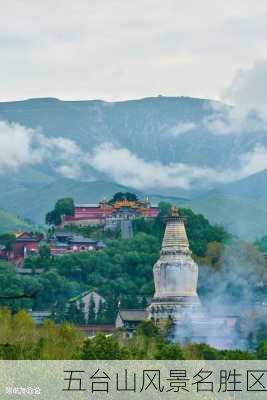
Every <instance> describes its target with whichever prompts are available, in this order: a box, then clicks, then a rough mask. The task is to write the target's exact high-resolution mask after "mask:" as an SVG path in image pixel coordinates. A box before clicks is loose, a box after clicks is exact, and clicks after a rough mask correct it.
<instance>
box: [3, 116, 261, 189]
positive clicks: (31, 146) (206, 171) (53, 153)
mask: <svg viewBox="0 0 267 400" xmlns="http://www.w3.org/2000/svg"><path fill="white" fill-rule="evenodd" d="M0 148H1V152H0V172H5V171H10V170H11V171H12V170H16V169H18V168H19V167H23V166H25V165H34V164H40V163H48V164H49V165H50V166H52V167H53V168H54V169H55V170H56V171H57V173H58V174H60V175H62V176H64V177H68V178H73V179H79V178H81V177H83V173H84V170H85V168H88V166H89V167H91V168H94V169H95V170H96V171H97V172H99V173H101V174H104V175H105V176H107V177H109V179H112V180H114V181H115V182H117V183H120V184H123V185H126V186H132V187H134V188H137V189H143V190H145V189H155V188H157V189H163V188H177V189H179V188H181V189H190V188H192V187H205V186H208V185H213V184H216V183H226V182H231V181H234V180H237V179H240V178H243V177H246V176H248V175H251V174H253V173H256V172H260V171H262V170H264V169H267V148H266V147H264V146H256V147H255V148H254V149H252V150H251V151H250V152H247V153H245V154H242V155H241V156H240V159H239V167H237V168H236V169H230V168H229V169H227V170H216V169H212V168H208V167H200V166H197V165H190V164H184V163H170V164H163V163H161V162H159V161H152V162H148V161H145V160H144V159H142V158H140V157H138V156H137V155H136V154H134V153H132V152H130V151H129V150H128V149H127V148H121V147H115V146H114V145H113V144H111V143H103V144H102V145H100V146H97V147H95V148H94V149H93V150H92V152H90V153H86V152H83V151H82V149H81V148H80V147H79V146H78V145H77V144H76V143H75V142H74V141H72V140H69V139H65V138H62V137H55V138H48V137H46V136H44V135H43V134H41V133H40V132H36V131H34V130H32V129H27V128H25V127H23V126H21V125H19V124H13V123H12V124H10V123H7V122H4V121H0Z"/></svg>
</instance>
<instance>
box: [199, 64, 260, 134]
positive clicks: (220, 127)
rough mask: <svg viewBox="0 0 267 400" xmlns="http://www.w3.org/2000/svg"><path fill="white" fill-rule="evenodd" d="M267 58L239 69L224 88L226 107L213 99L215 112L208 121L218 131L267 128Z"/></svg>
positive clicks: (212, 107)
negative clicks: (244, 68) (227, 104)
mask: <svg viewBox="0 0 267 400" xmlns="http://www.w3.org/2000/svg"><path fill="white" fill-rule="evenodd" d="M266 74H267V62H266V61H258V62H256V63H255V64H254V65H253V66H252V68H251V69H248V70H239V71H238V72H237V73H236V75H235V76H234V79H233V81H232V83H231V85H230V86H229V87H228V88H227V89H226V90H225V91H224V93H223V100H224V101H226V102H227V103H229V104H231V106H229V107H225V105H222V104H220V103H218V102H210V106H211V109H212V114H211V115H210V116H209V117H207V118H206V119H205V120H204V125H205V126H206V127H207V128H208V130H209V131H210V132H211V133H214V134H217V135H224V134H242V133H255V132H259V131H266V132H267V80H266Z"/></svg>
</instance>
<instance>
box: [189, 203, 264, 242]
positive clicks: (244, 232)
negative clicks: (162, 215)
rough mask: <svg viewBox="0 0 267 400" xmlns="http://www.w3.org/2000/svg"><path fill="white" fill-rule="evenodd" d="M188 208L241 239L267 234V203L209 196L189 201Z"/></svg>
mask: <svg viewBox="0 0 267 400" xmlns="http://www.w3.org/2000/svg"><path fill="white" fill-rule="evenodd" d="M188 207H190V208H192V209H193V210H194V211H196V212H200V213H202V214H204V215H206V216H207V217H208V219H209V220H210V222H212V223H217V224H220V225H223V226H224V227H225V228H226V229H227V230H228V231H229V232H231V233H234V234H236V235H237V236H239V237H240V238H242V239H247V240H254V239H255V238H257V237H261V236H263V235H266V234H267V202H264V201H258V200H254V199H250V200H249V199H242V198H239V197H233V196H222V195H221V196H212V195H211V196H208V197H204V198H198V199H194V200H192V201H190V202H189V203H188Z"/></svg>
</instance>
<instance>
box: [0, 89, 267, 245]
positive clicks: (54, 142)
mask: <svg viewBox="0 0 267 400" xmlns="http://www.w3.org/2000/svg"><path fill="white" fill-rule="evenodd" d="M218 110H219V111H218ZM229 110H230V107H229V106H226V105H224V104H221V103H215V102H212V101H210V100H206V99H195V98H188V97H162V96H159V97H155V98H145V99H140V100H129V101H120V102H105V101H101V100H88V101H61V100H58V99H54V98H43V99H30V100H25V101H15V102H1V103H0V121H2V122H4V124H6V126H8V128H9V129H16V130H17V131H18V130H19V128H21V127H22V128H23V129H24V130H26V131H27V132H28V133H29V135H30V136H29V137H30V140H32V142H33V145H32V146H33V147H32V154H35V153H36V152H37V150H38V154H37V153H36V154H37V155H36V154H35V157H32V159H31V160H27V159H26V157H23V158H22V157H21V160H22V161H21V160H20V157H19V152H20V148H18V149H16V154H18V157H17V159H18V160H20V161H18V163H17V165H16V167H15V168H13V167H12V168H9V166H8V167H7V166H6V165H8V160H7V159H6V158H7V157H8V154H7V152H5V154H4V153H3V154H0V207H1V208H2V209H4V210H6V211H7V212H8V213H12V214H13V215H18V216H20V217H21V218H22V219H25V218H26V219H27V220H30V221H32V223H33V224H41V223H43V221H44V215H45V213H46V212H47V211H49V210H50V209H51V208H52V207H53V205H54V202H55V201H56V200H57V199H58V198H60V197H63V196H72V197H73V198H74V199H75V201H76V202H96V201H99V200H100V199H101V198H103V197H111V196H112V194H113V193H114V192H116V191H123V190H127V191H133V192H136V193H137V194H138V195H139V196H140V197H143V196H145V195H147V194H149V195H150V197H151V199H152V201H153V202H158V201H160V200H168V201H172V202H174V203H176V204H178V205H180V206H182V207H190V208H192V209H193V210H195V211H197V212H201V213H204V214H205V215H206V216H207V217H208V218H209V219H210V220H211V222H213V223H219V224H223V225H224V226H225V227H226V228H227V229H228V230H229V231H231V232H232V233H234V234H236V235H237V236H240V237H241V238H245V239H249V240H253V239H255V238H256V237H259V236H262V235H264V234H266V233H267V171H266V170H260V172H258V171H257V170H256V171H255V170H253V169H252V170H251V172H250V171H247V170H246V169H245V168H246V166H247V164H249V163H250V160H249V159H248V155H250V154H252V155H254V153H255V149H259V148H264V147H265V146H267V134H266V132H265V131H264V129H257V130H255V131H253V130H252V131H249V130H245V131H244V132H242V133H238V134H235V133H231V132H230V133H228V134H222V133H221V132H217V128H218V122H222V115H227V112H228V111H229ZM224 113H225V114H224ZM219 127H220V125H219ZM23 134H24V135H25V132H24V133H23ZM3 135H5V125H4V126H3V127H2V128H1V130H0V145H1V141H2V140H4V139H2V138H5V136H3ZM25 137H26V136H25ZM40 138H41V139H40ZM28 139H29V138H28ZM37 139H38V140H39V142H38V143H37V142H36V140H37ZM62 140H63V142H62ZM64 140H65V141H66V142H64ZM26 141H27V137H26V139H25V141H24V143H25V142H26ZM62 143H63V144H62ZM103 144H105V145H108V146H107V147H106V150H105V152H104V153H103V151H102V150H101V151H102V153H101V154H99V153H97V154H96V151H98V150H96V149H98V148H101V146H103ZM63 145H64V146H65V147H66V146H67V145H68V146H69V147H71V146H72V148H71V150H70V149H69V148H68V150H67V152H66V149H65V147H64V148H63V147H62V146H63ZM15 146H16V143H15V142H14V148H15ZM38 146H39V147H38ZM20 147H23V146H20ZM44 147H45V149H46V152H45V155H44V154H43V153H44V152H43V153H42V156H40V154H41V152H40V150H42V149H43V148H44ZM61 149H63V150H61ZM114 149H115V150H119V151H117V152H116V151H114ZM49 151H50V152H51V155H47V154H48V153H49ZM34 152H35V153H34ZM64 152H65V153H64ZM63 153H64V154H65V156H64V157H63ZM109 153H110V157H114V159H113V161H112V163H110V161H109V160H108V158H109V157H108V156H109ZM12 156H13V157H16V155H15V156H14V155H12ZM1 157H3V158H4V161H5V163H2V164H1ZM11 161H12V160H11ZM242 163H243V164H242ZM246 163H247V164H246ZM1 165H2V169H1ZM242 168H243V170H245V171H246V173H245V174H244V173H241V172H242ZM124 171H127V173H124ZM238 171H241V172H240V173H238ZM231 175H233V178H231V179H229V182H228V177H231ZM151 182H152V183H151ZM153 182H154V183H153ZM8 215H10V218H11V219H13V221H14V217H13V216H12V217H11V214H8ZM7 227H8V224H7V223H6V222H5V229H6V228H7ZM13 227H14V224H13V225H12V223H11V224H10V229H11V228H13ZM0 229H1V218H0ZM2 230H3V229H2Z"/></svg>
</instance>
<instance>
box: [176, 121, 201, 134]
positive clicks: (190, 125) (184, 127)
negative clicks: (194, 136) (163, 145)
mask: <svg viewBox="0 0 267 400" xmlns="http://www.w3.org/2000/svg"><path fill="white" fill-rule="evenodd" d="M196 127H197V125H196V124H195V123H194V122H190V121H180V122H178V123H177V125H175V126H174V127H173V128H171V130H170V133H171V136H174V137H176V136H180V135H182V134H184V133H187V132H190V131H192V130H193V129H195V128H196Z"/></svg>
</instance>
